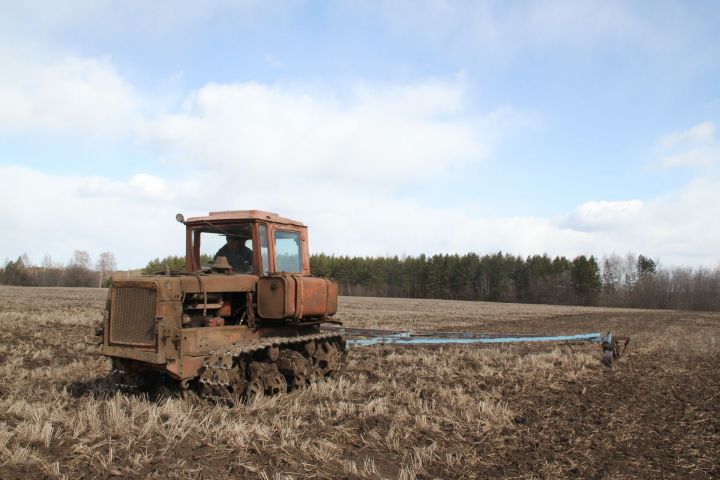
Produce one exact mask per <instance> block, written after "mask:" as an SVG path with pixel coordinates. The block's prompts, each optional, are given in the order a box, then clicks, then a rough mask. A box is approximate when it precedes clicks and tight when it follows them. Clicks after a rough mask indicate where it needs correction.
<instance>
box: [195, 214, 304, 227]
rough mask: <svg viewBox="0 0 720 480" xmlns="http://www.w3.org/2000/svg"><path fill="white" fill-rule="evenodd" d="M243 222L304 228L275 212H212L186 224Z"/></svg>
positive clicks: (299, 223)
mask: <svg viewBox="0 0 720 480" xmlns="http://www.w3.org/2000/svg"><path fill="white" fill-rule="evenodd" d="M238 220H240V221H242V220H262V221H265V222H269V223H277V224H280V225H294V226H297V227H304V226H305V225H304V224H303V223H302V222H298V221H296V220H291V219H289V218H285V217H281V216H280V215H278V214H277V213H274V212H266V211H264V210H227V211H221V212H210V214H209V215H208V216H206V217H191V218H188V219H187V220H186V221H185V223H190V224H196V223H203V222H209V223H214V222H218V221H238Z"/></svg>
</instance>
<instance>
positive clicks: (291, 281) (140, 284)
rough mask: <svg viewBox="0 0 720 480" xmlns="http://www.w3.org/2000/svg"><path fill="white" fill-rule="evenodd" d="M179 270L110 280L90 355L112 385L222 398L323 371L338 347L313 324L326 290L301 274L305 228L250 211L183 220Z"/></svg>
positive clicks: (299, 383)
mask: <svg viewBox="0 0 720 480" xmlns="http://www.w3.org/2000/svg"><path fill="white" fill-rule="evenodd" d="M176 218H177V220H178V221H179V222H181V223H183V224H184V225H185V271H182V272H176V271H171V270H170V269H169V268H167V267H166V268H165V271H162V272H157V273H153V274H150V275H142V276H137V277H133V278H123V279H113V282H112V284H111V286H110V289H109V293H108V299H107V304H106V309H105V313H104V317H103V324H102V327H100V328H99V329H98V332H97V333H98V335H99V336H101V337H102V343H101V347H100V351H101V353H102V354H103V355H105V356H107V357H110V359H111V360H112V365H113V366H112V372H111V376H112V377H113V380H114V382H115V383H118V384H120V385H122V386H124V387H128V388H147V387H152V386H153V385H155V384H158V383H159V382H166V381H170V382H171V383H174V384H176V385H179V386H180V387H181V388H182V389H193V390H195V391H197V392H198V393H199V394H200V395H202V396H206V397H213V398H218V397H220V398H223V399H228V400H230V401H232V402H236V401H240V400H242V399H245V398H252V397H255V396H259V395H264V394H278V393H282V392H286V391H288V390H292V389H299V388H303V387H305V386H306V385H308V384H310V383H312V382H315V381H318V380H320V379H324V378H326V377H331V376H333V375H334V374H335V373H336V372H337V371H338V369H339V368H340V365H341V362H342V357H343V355H344V352H345V342H344V341H343V338H342V336H341V334H340V333H338V332H337V331H330V332H327V331H321V329H320V326H321V324H322V323H326V322H332V320H331V317H332V316H333V315H334V314H335V312H336V311H337V297H338V289H337V285H336V284H335V283H334V282H333V281H332V280H329V279H327V278H323V277H315V276H312V275H311V274H310V261H309V255H308V232H307V227H306V226H305V225H303V224H302V223H300V222H297V221H294V220H290V219H287V218H283V217H281V216H279V215H277V214H275V213H270V212H264V211H259V210H244V211H224V212H211V213H210V214H209V215H208V216H203V217H195V218H188V219H187V220H186V219H185V218H184V217H183V216H182V215H181V214H178V216H177V217H176Z"/></svg>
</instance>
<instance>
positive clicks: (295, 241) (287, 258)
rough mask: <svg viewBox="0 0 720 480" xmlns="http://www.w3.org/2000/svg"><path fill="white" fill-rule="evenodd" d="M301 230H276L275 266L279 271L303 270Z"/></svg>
mask: <svg viewBox="0 0 720 480" xmlns="http://www.w3.org/2000/svg"><path fill="white" fill-rule="evenodd" d="M300 258H301V257H300V232H290V231H285V230H276V231H275V266H276V268H277V271H279V272H302V265H301V262H300Z"/></svg>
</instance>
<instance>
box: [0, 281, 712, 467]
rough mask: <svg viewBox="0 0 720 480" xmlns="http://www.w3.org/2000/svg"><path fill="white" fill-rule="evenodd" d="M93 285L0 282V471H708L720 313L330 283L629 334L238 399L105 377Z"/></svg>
mask: <svg viewBox="0 0 720 480" xmlns="http://www.w3.org/2000/svg"><path fill="white" fill-rule="evenodd" d="M104 299H105V291H103V290H98V289H52V288H34V289H32V288H26V289H23V288H12V287H0V478H2V479H13V478H43V477H44V478H107V477H112V476H117V477H121V478H147V477H156V478H267V479H275V478H278V479H279V478H403V479H412V478H417V479H421V478H422V479H427V478H578V477H581V478H717V477H719V476H720V467H719V466H718V458H720V355H719V353H720V314H718V313H695V312H679V311H649V310H619V309H602V308H579V307H555V306H542V305H514V304H493V303H475V302H452V301H435V300H405V299H371V298H351V297H345V298H341V304H340V312H339V313H338V318H339V319H341V320H343V321H345V323H346V325H350V326H365V327H381V328H388V327H389V328H416V329H442V330H471V331H477V332H483V331H486V332H508V333H512V332H515V333H542V334H554V333H557V334H561V333H583V332H594V331H600V330H607V329H610V330H612V331H613V332H615V333H616V334H621V335H630V336H632V342H631V344H630V347H629V349H628V352H627V353H626V355H625V356H624V357H623V358H622V359H621V360H620V361H619V362H617V363H616V364H615V366H614V367H613V368H612V369H608V368H606V367H604V366H602V364H601V362H600V358H601V349H600V348H599V347H598V346H594V345H581V346H573V347H572V348H571V347H568V346H563V347H558V346H550V345H545V346H533V347H528V346H522V345H520V346H505V347H492V348H488V347H484V348H481V347H477V346H466V347H463V346H453V347H448V346H445V347H365V348H355V349H353V350H352V351H351V354H350V357H349V361H348V365H347V370H346V371H345V373H344V374H343V375H342V376H341V377H340V378H339V379H337V380H334V381H331V382H327V383H323V384H319V385H315V386H313V387H311V388H309V389H306V390H303V391H300V392H294V393H291V394H287V395H281V396H278V397H272V398H260V399H257V400H255V401H254V402H253V403H251V404H248V405H240V406H236V407H228V406H221V405H214V404H211V403H208V402H206V401H202V400H200V399H198V398H196V397H194V396H192V395H186V396H181V395H178V394H176V393H173V392H167V391H166V392H162V393H161V394H158V395H156V396H155V397H152V398H148V397H146V396H141V395H134V394H126V393H118V392H115V391H113V389H112V388H111V387H110V386H109V385H108V384H107V382H105V380H104V378H105V375H106V374H107V372H108V370H109V364H108V362H107V361H106V360H105V359H103V358H101V357H99V356H98V355H97V354H96V353H95V348H96V346H95V343H96V340H95V337H94V336H93V331H94V325H95V323H96V322H97V321H98V320H99V318H100V317H101V309H102V306H103V303H104Z"/></svg>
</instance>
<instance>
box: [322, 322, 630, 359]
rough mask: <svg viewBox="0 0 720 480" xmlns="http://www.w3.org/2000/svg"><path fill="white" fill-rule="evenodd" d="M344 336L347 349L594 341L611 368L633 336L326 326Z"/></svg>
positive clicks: (327, 328)
mask: <svg viewBox="0 0 720 480" xmlns="http://www.w3.org/2000/svg"><path fill="white" fill-rule="evenodd" d="M323 329H324V330H329V331H334V332H337V333H338V334H340V335H342V336H343V338H344V339H345V343H346V346H347V348H351V347H368V346H372V345H407V346H411V345H493V344H495V345H502V344H519V343H549V344H578V343H588V342H589V343H594V344H598V345H600V346H601V347H602V352H603V356H602V361H603V363H604V364H605V365H606V366H608V367H611V366H612V364H613V361H615V360H616V359H618V358H620V357H621V356H622V355H623V354H624V353H625V350H626V349H627V346H628V344H629V343H630V337H619V336H613V335H612V333H611V332H607V334H605V335H603V334H602V333H580V334H572V335H534V334H514V335H512V336H510V335H507V334H500V333H474V332H436V331H427V330H415V331H409V330H382V329H372V328H354V327H345V326H341V325H331V326H325V327H323Z"/></svg>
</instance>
